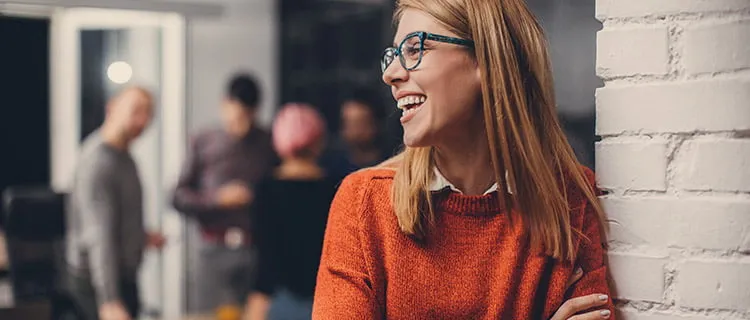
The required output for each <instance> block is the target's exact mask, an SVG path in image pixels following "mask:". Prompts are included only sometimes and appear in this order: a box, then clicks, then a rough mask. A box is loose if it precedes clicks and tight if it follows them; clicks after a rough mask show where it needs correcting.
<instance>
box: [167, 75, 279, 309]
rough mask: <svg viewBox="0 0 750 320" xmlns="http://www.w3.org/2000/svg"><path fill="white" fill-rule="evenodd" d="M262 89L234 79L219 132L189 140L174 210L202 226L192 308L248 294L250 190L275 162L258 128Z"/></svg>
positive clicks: (239, 300)
mask: <svg viewBox="0 0 750 320" xmlns="http://www.w3.org/2000/svg"><path fill="white" fill-rule="evenodd" d="M259 101H260V90H259V87H258V84H257V83H256V81H255V80H254V79H253V78H252V77H251V76H249V75H247V74H238V75H236V76H235V77H233V78H232V79H231V80H230V82H229V85H228V87H227V91H226V98H225V100H224V102H223V104H222V107H221V116H222V120H223V128H220V129H217V130H210V131H207V132H203V133H201V134H199V135H197V136H196V137H194V139H192V142H191V146H190V150H189V152H188V155H187V158H186V162H185V164H184V167H183V170H182V174H181V175H180V178H179V181H178V183H177V187H176V189H175V192H174V196H173V201H172V203H173V206H174V207H175V209H177V210H178V211H180V212H182V213H183V214H185V215H186V216H188V217H191V218H194V219H196V221H197V222H198V223H199V225H200V229H201V235H202V246H201V248H200V253H199V263H198V264H199V265H198V273H199V277H197V279H196V281H197V283H196V286H197V291H196V292H197V300H198V301H196V302H197V303H196V304H197V305H196V309H198V311H200V312H207V311H213V310H216V308H218V307H220V306H223V305H240V304H241V303H242V301H243V300H244V298H245V296H246V295H247V292H248V290H249V286H250V283H249V282H250V281H251V277H252V276H251V270H253V268H254V267H253V264H254V261H253V260H254V258H253V253H252V250H251V245H250V238H249V235H250V234H249V230H250V218H249V216H248V214H247V212H248V210H249V208H250V204H251V203H252V201H253V198H254V196H253V187H254V186H255V185H256V184H257V183H258V182H260V180H261V179H262V177H263V176H264V175H266V174H267V173H268V171H269V170H270V169H271V168H273V166H274V165H275V164H276V163H277V157H276V155H275V152H274V150H273V147H272V145H271V135H270V134H269V133H268V132H266V131H264V130H263V129H261V128H259V127H258V126H257V125H256V114H257V109H258V105H259Z"/></svg>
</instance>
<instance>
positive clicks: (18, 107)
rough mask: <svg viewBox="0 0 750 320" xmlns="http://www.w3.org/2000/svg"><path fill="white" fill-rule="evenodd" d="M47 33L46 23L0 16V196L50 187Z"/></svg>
mask: <svg viewBox="0 0 750 320" xmlns="http://www.w3.org/2000/svg"><path fill="white" fill-rule="evenodd" d="M49 31H50V21H49V19H42V18H25V17H8V16H3V15H0V47H2V50H0V97H2V99H0V110H2V115H0V136H2V139H0V159H1V160H0V163H1V165H0V192H2V190H5V188H7V187H9V186H46V185H49V183H50V155H49V153H50V131H49V123H50V112H49V103H50V97H49V76H50V72H49ZM0 210H2V208H0ZM4 217H5V214H4V213H3V214H1V215H0V226H2V224H3V219H4Z"/></svg>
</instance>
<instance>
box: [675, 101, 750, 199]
mask: <svg viewBox="0 0 750 320" xmlns="http://www.w3.org/2000/svg"><path fill="white" fill-rule="evenodd" d="M748 101H750V100H748ZM675 161H677V162H676V165H675V166H676V170H677V174H676V175H675V182H674V183H675V187H677V188H680V189H685V190H694V191H729V192H737V191H739V192H748V191H750V140H747V139H745V140H739V139H738V140H727V139H700V140H693V141H689V142H686V143H684V144H683V145H682V150H680V152H679V154H678V157H677V159H675Z"/></svg>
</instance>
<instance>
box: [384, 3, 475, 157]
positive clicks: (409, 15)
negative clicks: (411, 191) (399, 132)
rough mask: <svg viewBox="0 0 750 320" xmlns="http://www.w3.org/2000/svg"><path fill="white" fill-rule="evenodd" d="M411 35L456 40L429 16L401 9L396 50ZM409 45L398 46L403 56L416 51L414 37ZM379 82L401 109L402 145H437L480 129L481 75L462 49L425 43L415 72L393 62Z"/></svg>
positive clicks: (472, 59)
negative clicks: (441, 36)
mask: <svg viewBox="0 0 750 320" xmlns="http://www.w3.org/2000/svg"><path fill="white" fill-rule="evenodd" d="M415 31H423V32H428V33H432V34H438V35H443V36H449V37H457V36H456V34H454V33H452V32H450V31H449V30H448V29H447V28H446V27H444V26H443V25H441V24H440V23H438V21H437V20H435V19H434V18H432V17H431V16H430V15H428V14H426V13H424V12H422V11H419V10H415V9H406V10H404V12H403V15H402V16H401V18H400V20H399V24H398V31H397V32H396V36H395V37H394V43H395V46H397V45H399V44H400V43H401V42H402V40H403V39H404V38H405V37H406V36H407V35H408V34H410V33H412V32H415ZM410 40H412V41H407V43H405V44H404V46H403V47H402V48H404V51H407V52H403V54H405V55H406V54H410V53H408V51H410V50H409V49H407V48H410V47H411V48H418V46H419V41H418V38H410ZM413 40H416V41H413ZM411 42H414V43H411ZM383 81H384V82H385V83H386V84H387V85H390V86H391V92H392V93H393V97H394V98H395V99H396V101H397V106H398V107H399V108H400V109H402V110H403V115H402V117H401V123H402V125H403V127H404V144H405V145H406V146H409V147H425V146H436V145H439V144H441V143H442V142H444V141H445V140H447V139H448V138H449V137H451V136H455V135H457V134H465V133H468V132H473V131H475V129H476V127H477V126H479V127H480V128H481V127H482V109H481V105H480V102H481V99H480V95H481V88H480V73H479V69H478V67H477V64H476V62H475V60H474V58H473V56H472V53H471V51H470V49H468V48H467V47H464V46H459V45H456V44H451V43H444V42H438V41H432V40H425V41H424V53H423V56H422V60H421V62H420V64H419V66H418V67H417V68H416V69H414V70H410V71H407V70H406V69H404V67H403V66H402V65H401V63H400V62H399V59H398V58H396V59H395V60H394V61H393V62H392V63H391V64H390V65H389V66H388V67H387V68H386V69H385V71H384V72H383Z"/></svg>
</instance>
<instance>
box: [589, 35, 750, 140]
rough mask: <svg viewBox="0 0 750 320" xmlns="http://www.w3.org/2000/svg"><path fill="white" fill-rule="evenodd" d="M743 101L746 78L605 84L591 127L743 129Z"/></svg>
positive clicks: (617, 130)
mask: <svg viewBox="0 0 750 320" xmlns="http://www.w3.org/2000/svg"><path fill="white" fill-rule="evenodd" d="M747 37H748V39H750V32H749V33H748V34H747ZM747 43H750V40H748V41H747ZM748 57H750V54H748ZM748 101H750V78H739V79H721V80H717V79H706V80H695V81H669V82H665V81H659V82H656V83H645V84H638V85H624V86H623V85H618V86H608V87H604V88H600V89H599V90H597V93H596V109H597V114H598V115H597V124H596V127H597V132H598V133H599V134H600V135H617V134H623V133H660V132H672V133H682V132H694V131H731V130H748V129H750V121H747V119H750V107H749V106H748Z"/></svg>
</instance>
